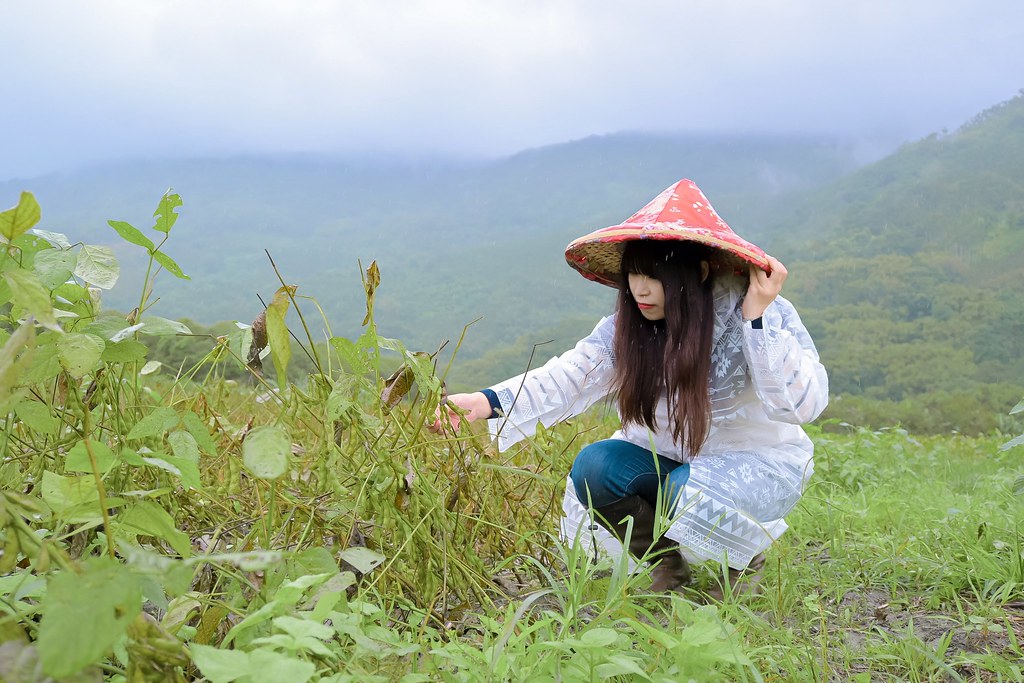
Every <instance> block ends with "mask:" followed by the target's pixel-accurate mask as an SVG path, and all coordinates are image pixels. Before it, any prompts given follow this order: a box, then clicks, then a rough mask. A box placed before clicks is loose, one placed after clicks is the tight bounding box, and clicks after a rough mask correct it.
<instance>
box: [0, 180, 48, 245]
mask: <svg viewBox="0 0 1024 683" xmlns="http://www.w3.org/2000/svg"><path fill="white" fill-rule="evenodd" d="M41 215H42V212H41V210H40V209H39V202H37V201H36V198H35V196H34V195H33V194H32V193H31V192H22V193H21V197H20V198H19V199H18V204H17V206H13V207H11V208H9V209H7V210H6V211H4V212H2V213H0V235H3V236H4V237H6V238H7V241H8V242H11V241H13V240H14V239H15V238H17V237H19V236H21V235H23V234H24V233H25V232H27V231H28V229H29V228H31V227H32V226H33V225H35V224H36V223H38V222H39V217H40V216H41Z"/></svg>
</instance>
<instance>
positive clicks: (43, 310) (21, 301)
mask: <svg viewBox="0 0 1024 683" xmlns="http://www.w3.org/2000/svg"><path fill="white" fill-rule="evenodd" d="M4 280H5V281H6V283H7V286H8V287H10V288H11V298H12V299H13V300H14V303H16V304H18V305H19V306H21V307H22V308H24V309H25V311H26V312H27V313H29V314H31V315H33V316H35V319H36V320H38V321H39V324H40V325H42V326H43V327H46V328H49V329H51V330H60V327H59V326H58V325H57V318H56V317H55V316H54V313H53V303H52V302H51V301H50V292H49V291H48V290H47V289H46V288H45V287H43V284H42V283H41V282H40V281H39V278H38V277H37V276H36V274H35V273H33V272H31V271H28V270H22V269H20V268H15V269H14V270H8V271H5V272H4Z"/></svg>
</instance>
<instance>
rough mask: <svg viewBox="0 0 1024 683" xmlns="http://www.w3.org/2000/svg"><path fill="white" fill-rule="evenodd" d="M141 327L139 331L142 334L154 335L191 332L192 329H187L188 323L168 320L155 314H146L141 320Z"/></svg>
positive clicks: (167, 335) (166, 335)
mask: <svg viewBox="0 0 1024 683" xmlns="http://www.w3.org/2000/svg"><path fill="white" fill-rule="evenodd" d="M140 322H141V323H142V328H141V329H139V332H141V333H142V334H149V335H152V336H154V337H169V336H172V335H175V334H192V330H190V329H188V325H186V324H185V323H180V322H178V321H177V320H168V319H167V318H160V317H157V316H155V315H154V316H147V317H145V318H143V319H142V320H141V321H140Z"/></svg>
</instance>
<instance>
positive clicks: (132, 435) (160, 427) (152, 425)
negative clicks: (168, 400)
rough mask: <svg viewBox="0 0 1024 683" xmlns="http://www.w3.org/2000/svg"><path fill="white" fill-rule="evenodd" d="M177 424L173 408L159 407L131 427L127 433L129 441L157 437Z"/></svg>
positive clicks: (176, 416)
mask: <svg viewBox="0 0 1024 683" xmlns="http://www.w3.org/2000/svg"><path fill="white" fill-rule="evenodd" d="M177 424H178V414H177V413H176V412H174V408H170V407H167V406H161V407H160V408H157V409H155V410H154V411H153V412H151V413H150V414H149V415H146V416H145V417H143V418H142V419H141V420H139V421H138V422H137V423H135V426H134V427H132V429H131V431H130V432H128V438H129V439H145V438H148V437H151V436H158V435H161V434H163V433H164V432H166V431H167V430H169V429H173V428H174V427H175V426H176V425H177Z"/></svg>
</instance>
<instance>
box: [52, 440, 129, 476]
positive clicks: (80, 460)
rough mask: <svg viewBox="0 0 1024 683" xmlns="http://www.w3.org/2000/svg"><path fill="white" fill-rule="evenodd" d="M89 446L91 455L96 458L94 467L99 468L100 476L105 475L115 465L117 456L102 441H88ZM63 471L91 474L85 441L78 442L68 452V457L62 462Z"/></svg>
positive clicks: (90, 464)
mask: <svg viewBox="0 0 1024 683" xmlns="http://www.w3.org/2000/svg"><path fill="white" fill-rule="evenodd" d="M89 446H90V447H91V448H92V453H93V455H94V456H96V466H97V467H99V470H100V473H101V474H106V473H107V472H109V471H110V469H111V468H112V467H113V466H114V465H116V464H117V456H116V455H114V451H112V450H110V447H109V446H107V444H105V443H103V442H102V441H95V440H90V441H89ZM64 471H65V472H92V463H91V462H90V461H89V451H88V450H87V449H86V447H85V441H79V442H78V443H76V444H75V445H74V446H73V447H72V448H71V450H70V451H68V457H67V459H66V460H65V461H64Z"/></svg>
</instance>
